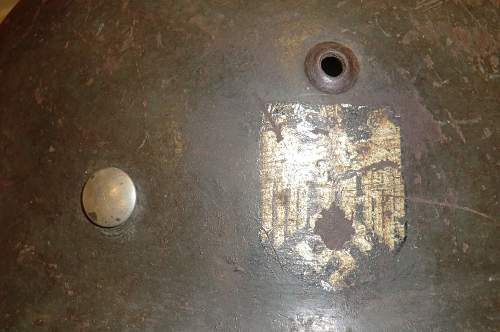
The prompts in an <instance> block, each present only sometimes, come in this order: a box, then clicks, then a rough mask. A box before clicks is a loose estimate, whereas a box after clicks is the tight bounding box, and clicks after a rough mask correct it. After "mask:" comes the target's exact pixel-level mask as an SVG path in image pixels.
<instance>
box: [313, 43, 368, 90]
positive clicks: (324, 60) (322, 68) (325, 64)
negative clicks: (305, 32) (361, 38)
mask: <svg viewBox="0 0 500 332" xmlns="http://www.w3.org/2000/svg"><path fill="white" fill-rule="evenodd" d="M305 71H306V75H307V78H308V79H309V81H310V82H311V84H312V85H314V87H316V88H317V89H318V90H320V91H323V92H326V93H331V94H339V93H342V92H345V91H347V90H349V89H350V88H352V87H353V85H354V83H356V80H357V78H358V75H359V62H358V59H357V58H356V56H355V55H354V53H353V51H352V50H351V49H350V48H348V47H346V46H344V45H342V44H339V43H336V42H323V43H320V44H317V45H315V46H314V47H313V48H311V49H310V50H309V52H308V53H307V56H306V61H305Z"/></svg>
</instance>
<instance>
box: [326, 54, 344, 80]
mask: <svg viewBox="0 0 500 332" xmlns="http://www.w3.org/2000/svg"><path fill="white" fill-rule="evenodd" d="M321 69H323V71H324V72H325V74H327V75H328V76H332V77H337V76H339V75H340V74H342V72H343V71H344V64H343V63H342V61H341V60H340V59H339V58H337V57H335V56H328V57H326V58H324V59H323V60H321Z"/></svg>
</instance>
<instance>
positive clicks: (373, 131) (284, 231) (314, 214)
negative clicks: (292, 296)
mask: <svg viewBox="0 0 500 332" xmlns="http://www.w3.org/2000/svg"><path fill="white" fill-rule="evenodd" d="M353 119H356V121H353ZM260 149H261V154H260V155H261V157H260V180H261V186H262V190H261V195H262V196H261V218H262V231H261V237H262V240H263V241H264V243H266V244H269V245H270V246H271V247H272V249H273V252H274V253H275V254H276V255H277V256H278V257H277V259H278V260H279V261H280V263H283V264H284V265H286V266H287V267H288V268H290V269H291V270H293V271H294V272H295V273H297V274H298V275H300V276H302V277H303V278H305V279H306V280H310V281H313V282H314V283H316V284H317V285H321V286H322V287H324V288H326V289H333V288H341V287H344V286H345V285H346V279H347V278H348V277H349V274H351V273H354V272H355V270H356V269H357V268H358V266H357V259H356V256H358V255H369V254H370V251H372V248H373V246H374V245H375V244H383V245H384V246H385V247H387V249H389V250H394V249H395V248H396V247H398V246H399V245H400V244H401V243H402V242H403V240H404V238H405V197H404V183H403V179H402V175H401V137H400V130H399V127H398V126H397V125H396V124H395V123H394V122H392V121H391V120H389V118H388V113H387V111H386V110H385V109H383V108H382V109H373V108H370V107H366V106H358V107H356V106H352V105H347V104H342V105H331V106H329V105H323V106H317V105H307V104H298V103H290V104H286V103H277V104H271V105H269V107H268V109H267V110H265V112H264V116H263V127H262V130H261V138H260Z"/></svg>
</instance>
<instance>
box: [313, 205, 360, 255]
mask: <svg viewBox="0 0 500 332" xmlns="http://www.w3.org/2000/svg"><path fill="white" fill-rule="evenodd" d="M314 233H315V234H317V235H319V236H320V237H321V240H323V242H324V243H325V245H326V246H327V247H328V248H329V249H331V250H338V249H342V246H343V245H344V243H345V242H347V241H349V240H350V239H351V236H353V235H354V228H353V227H352V222H351V221H350V220H349V219H347V218H346V216H345V213H344V211H343V210H342V209H341V208H340V207H338V206H337V205H335V203H332V205H331V206H330V208H329V209H328V210H323V211H322V212H321V218H319V219H318V220H316V226H315V227H314Z"/></svg>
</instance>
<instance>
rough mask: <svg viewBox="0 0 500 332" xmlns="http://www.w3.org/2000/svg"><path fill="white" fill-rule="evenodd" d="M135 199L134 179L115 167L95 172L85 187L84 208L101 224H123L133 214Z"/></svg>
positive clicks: (83, 194)
mask: <svg viewBox="0 0 500 332" xmlns="http://www.w3.org/2000/svg"><path fill="white" fill-rule="evenodd" d="M135 202H136V191H135V186H134V182H133V181H132V179H131V178H130V177H129V176H128V174H127V173H125V172H124V171H122V170H121V169H118V168H115V167H110V168H105V169H101V170H99V171H97V172H95V173H94V174H93V175H92V176H91V177H90V178H89V179H88V180H87V182H86V183H85V186H84V187H83V193H82V205H83V210H84V211H85V214H86V215H87V217H88V218H89V219H90V220H91V221H92V222H93V223H94V224H96V225H98V226H101V227H115V226H118V225H120V224H123V223H124V222H125V221H126V220H127V219H128V218H129V217H130V215H131V214H132V211H133V210H134V207H135Z"/></svg>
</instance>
